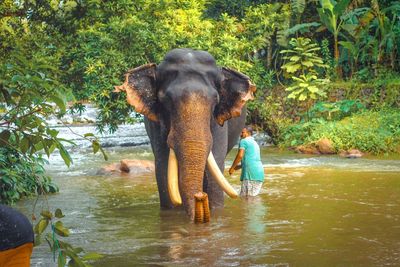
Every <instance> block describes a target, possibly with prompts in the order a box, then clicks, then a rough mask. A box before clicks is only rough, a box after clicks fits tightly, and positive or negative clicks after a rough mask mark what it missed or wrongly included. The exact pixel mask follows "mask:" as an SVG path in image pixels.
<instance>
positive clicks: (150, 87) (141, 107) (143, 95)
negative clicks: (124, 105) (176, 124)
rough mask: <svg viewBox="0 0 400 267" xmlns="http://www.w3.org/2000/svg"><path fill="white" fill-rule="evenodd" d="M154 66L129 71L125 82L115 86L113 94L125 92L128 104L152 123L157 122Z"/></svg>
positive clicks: (147, 65)
mask: <svg viewBox="0 0 400 267" xmlns="http://www.w3.org/2000/svg"><path fill="white" fill-rule="evenodd" d="M156 68H157V66H156V64H153V63H151V64H146V65H142V66H140V67H137V68H135V69H132V70H129V71H128V72H127V73H126V74H125V82H124V83H123V84H122V85H120V86H115V90H114V92H121V91H125V92H126V98H127V101H128V103H129V104H130V105H131V106H133V107H134V108H135V111H136V112H138V113H141V114H143V115H145V116H146V117H147V118H149V119H150V120H152V121H158V118H157V112H156V106H157V105H156V103H157V93H156V87H155V84H156Z"/></svg>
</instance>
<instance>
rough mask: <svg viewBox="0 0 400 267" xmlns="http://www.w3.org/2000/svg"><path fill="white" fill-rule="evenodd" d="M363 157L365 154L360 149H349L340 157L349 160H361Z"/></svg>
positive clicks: (341, 153) (342, 152) (340, 154)
mask: <svg viewBox="0 0 400 267" xmlns="http://www.w3.org/2000/svg"><path fill="white" fill-rule="evenodd" d="M363 155H364V154H363V153H362V152H361V151H360V150H358V149H349V150H345V151H341V152H340V153H339V156H341V157H343V158H349V159H355V158H361V157H362V156H363Z"/></svg>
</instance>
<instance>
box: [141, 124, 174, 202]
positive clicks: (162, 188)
mask: <svg viewBox="0 0 400 267" xmlns="http://www.w3.org/2000/svg"><path fill="white" fill-rule="evenodd" d="M145 126H146V131H147V134H148V136H149V138H150V143H151V148H152V150H153V154H154V163H155V168H156V180H157V187H158V194H159V197H160V206H161V208H166V209H170V208H173V205H172V203H171V200H170V197H169V192H168V183H167V170H168V155H169V148H168V145H167V142H166V137H165V133H164V131H162V127H161V125H160V124H159V123H155V122H152V121H149V120H147V119H145Z"/></svg>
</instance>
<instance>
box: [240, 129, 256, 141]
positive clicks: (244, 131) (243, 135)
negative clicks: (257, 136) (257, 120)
mask: <svg viewBox="0 0 400 267" xmlns="http://www.w3.org/2000/svg"><path fill="white" fill-rule="evenodd" d="M252 135H253V127H251V126H246V127H244V128H243V129H242V133H241V134H240V137H241V138H246V137H249V136H252Z"/></svg>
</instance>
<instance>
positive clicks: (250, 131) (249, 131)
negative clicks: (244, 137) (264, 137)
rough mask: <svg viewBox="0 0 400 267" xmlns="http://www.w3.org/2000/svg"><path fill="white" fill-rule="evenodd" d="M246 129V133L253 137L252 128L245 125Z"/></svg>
mask: <svg viewBox="0 0 400 267" xmlns="http://www.w3.org/2000/svg"><path fill="white" fill-rule="evenodd" d="M244 128H245V129H246V131H247V132H248V133H249V134H250V135H253V127H251V126H250V125H247V126H246V127H244Z"/></svg>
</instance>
